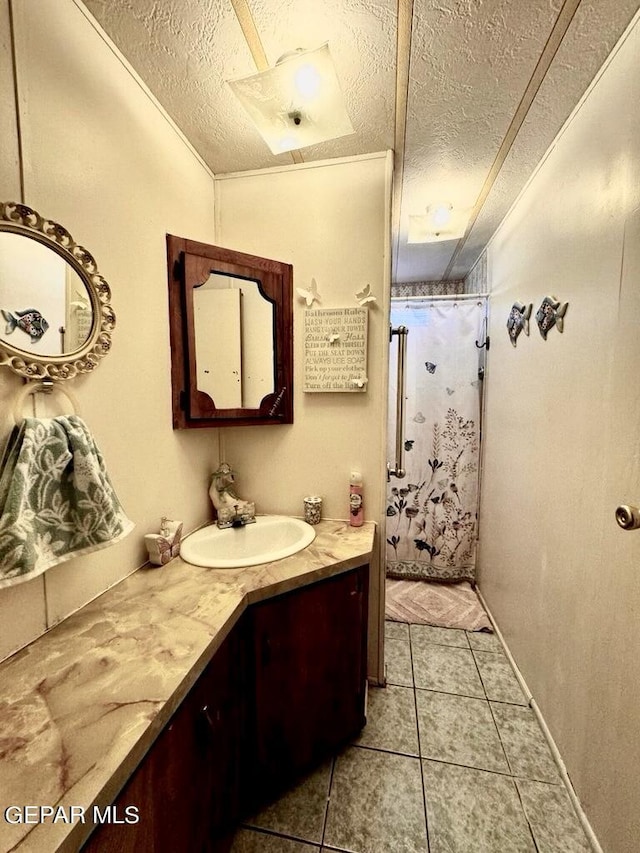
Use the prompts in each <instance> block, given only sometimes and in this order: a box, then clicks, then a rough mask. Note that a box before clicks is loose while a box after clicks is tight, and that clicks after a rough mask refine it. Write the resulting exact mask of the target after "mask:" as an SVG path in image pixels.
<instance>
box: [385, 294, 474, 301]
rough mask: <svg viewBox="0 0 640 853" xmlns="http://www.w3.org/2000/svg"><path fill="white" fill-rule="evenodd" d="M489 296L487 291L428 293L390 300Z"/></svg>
mask: <svg viewBox="0 0 640 853" xmlns="http://www.w3.org/2000/svg"><path fill="white" fill-rule="evenodd" d="M488 296H490V294H489V293H451V294H449V293H438V294H434V295H433V296H430V295H429V294H425V295H424V296H392V297H391V301H392V302H393V301H394V299H395V300H398V301H399V302H411V301H412V300H414V299H481V298H483V299H486V298H487V297H488Z"/></svg>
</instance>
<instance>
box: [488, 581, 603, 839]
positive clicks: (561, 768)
mask: <svg viewBox="0 0 640 853" xmlns="http://www.w3.org/2000/svg"><path fill="white" fill-rule="evenodd" d="M475 590H476V593H477V594H478V598H479V599H480V602H481V603H482V606H483V607H484V609H485V610H486V611H487V615H488V616H489V619H490V620H491V624H492V625H493V629H494V631H495V634H496V636H497V638H498V640H499V641H500V644H501V645H502V648H503V649H504V653H505V655H506V656H507V660H508V661H509V663H510V665H511V668H512V669H513V671H514V673H515V676H516V678H517V679H518V683H519V684H520V687H521V688H522V691H523V693H524V695H525V696H526V698H527V702H528V703H529V707H530V708H531V710H532V711H533V713H534V714H535V716H536V719H537V720H538V723H539V725H540V728H541V729H542V734H543V735H544V737H545V740H546V741H547V743H548V744H549V749H550V750H551V754H552V755H553V759H554V761H555V763H556V765H557V767H558V772H559V773H560V778H561V779H562V783H563V785H564V787H565V788H566V791H567V794H568V795H569V799H570V800H571V804H572V806H573V808H574V810H575V813H576V815H577V817H578V820H579V821H580V824H581V826H582V828H583V830H584V832H585V835H586V836H587V840H588V841H589V844H590V845H591V847H592V849H593V853H603V850H602V847H601V846H600V843H599V842H598V839H597V838H596V834H595V832H594V831H593V828H592V826H591V824H590V823H589V819H588V818H587V816H586V814H585V812H584V809H583V808H582V805H581V804H580V800H579V799H578V795H577V794H576V792H575V791H574V789H573V785H572V784H571V779H570V778H569V774H568V773H567V768H566V767H565V764H564V761H563V760H562V756H561V755H560V750H559V749H558V747H557V745H556V742H555V741H554V739H553V737H552V735H551V732H550V731H549V727H548V726H547V723H546V721H545V719H544V717H543V716H542V711H541V710H540V708H539V707H538V704H537V702H536V700H535V699H534V698H533V694H532V693H531V690H529V687H528V685H527V682H526V681H525V679H524V676H523V675H522V673H521V672H520V670H519V669H518V665H517V663H516V662H515V659H514V657H513V655H512V654H511V650H510V649H509V646H508V645H507V643H506V641H505V639H504V637H503V636H502V632H501V631H500V628H499V627H498V623H497V622H496V620H495V619H494V617H493V614H492V613H491V610H490V609H489V606H488V605H487V602H486V601H485V600H484V597H483V595H482V592H481V591H480V589H479V587H478V586H476V587H475Z"/></svg>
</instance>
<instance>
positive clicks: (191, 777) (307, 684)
mask: <svg viewBox="0 0 640 853" xmlns="http://www.w3.org/2000/svg"><path fill="white" fill-rule="evenodd" d="M367 582H368V567H367V566H362V567H360V568H357V569H353V570H350V571H347V572H345V573H343V574H340V575H336V576H334V577H332V578H328V579H326V580H322V581H318V582H315V583H313V584H310V585H308V586H306V587H303V588H301V589H298V590H294V591H292V592H288V593H284V594H282V595H279V596H275V597H274V598H270V599H268V600H266V601H263V602H260V603H259V604H255V605H252V606H250V607H249V609H248V610H247V612H245V614H243V616H242V618H241V619H240V621H239V622H238V624H236V625H235V626H234V628H233V629H232V631H231V633H230V634H229V636H228V637H227V638H226V639H225V641H224V642H223V644H222V645H221V646H220V648H219V649H218V651H217V652H216V653H215V655H214V657H213V658H212V660H211V662H210V663H209V665H208V666H207V667H206V669H205V670H204V672H203V673H202V675H201V676H200V678H199V679H198V681H197V682H196V684H195V685H194V687H193V688H192V689H191V691H190V692H189V693H188V694H187V696H186V697H185V699H184V701H183V702H182V704H181V705H180V706H179V708H178V709H177V711H176V712H175V714H174V715H173V717H172V718H171V720H170V721H169V723H168V725H167V726H166V728H165V729H164V730H163V731H162V732H161V733H160V735H159V736H158V738H157V740H156V742H155V743H154V745H153V746H152V747H151V749H150V751H149V752H148V753H147V755H146V757H145V758H144V760H143V761H142V763H141V764H140V765H139V767H138V769H137V770H136V771H135V773H134V774H133V775H132V776H131V778H130V779H129V781H128V782H127V784H126V785H125V787H124V788H123V789H122V791H121V792H120V794H119V795H118V797H117V799H116V801H115V803H114V806H115V807H116V812H115V813H116V814H117V815H118V817H119V818H120V819H123V817H124V815H125V814H126V812H125V809H126V807H127V806H136V807H137V809H138V814H139V816H140V820H139V823H137V824H122V823H119V824H105V825H102V826H99V827H98V828H97V829H96V830H95V831H94V833H93V835H92V836H91V837H90V838H89V840H88V841H87V843H86V845H85V847H84V848H83V851H84V853H176V851H185V853H186V851H188V853H224V851H227V850H228V849H229V846H230V838H231V836H232V832H233V825H234V823H236V822H237V821H238V819H239V818H240V817H241V816H243V815H246V814H248V813H249V812H250V811H252V810H253V809H255V808H257V807H259V806H260V805H261V804H263V803H265V802H267V801H268V800H269V799H270V798H272V797H273V796H275V795H276V794H278V793H280V792H281V791H282V790H283V789H284V788H285V787H286V786H287V785H291V784H292V783H293V782H295V781H296V780H297V778H298V777H299V776H300V775H301V774H302V773H304V772H305V771H308V770H310V769H311V768H312V767H314V766H315V765H317V764H318V763H320V762H321V761H323V760H324V759H326V758H327V757H329V756H330V755H331V754H333V753H334V752H335V751H336V749H338V748H339V747H340V746H342V745H343V744H345V743H347V742H348V741H349V740H350V739H352V738H353V737H355V735H356V734H357V733H358V731H359V730H360V729H361V728H362V726H363V725H364V707H365V691H366V643H367V637H366V630H367V591H368V583H367Z"/></svg>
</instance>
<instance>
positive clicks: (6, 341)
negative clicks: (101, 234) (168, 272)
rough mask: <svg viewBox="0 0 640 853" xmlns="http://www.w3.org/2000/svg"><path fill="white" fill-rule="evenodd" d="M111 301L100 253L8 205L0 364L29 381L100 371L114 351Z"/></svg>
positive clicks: (0, 290) (1, 224) (2, 229)
mask: <svg viewBox="0 0 640 853" xmlns="http://www.w3.org/2000/svg"><path fill="white" fill-rule="evenodd" d="M110 300H111V291H110V288H109V285H108V284H107V282H106V281H105V280H104V278H103V277H102V276H101V275H100V274H99V273H98V270H97V267H96V262H95V260H94V258H93V256H92V255H91V254H90V253H89V252H88V251H87V250H86V249H84V248H83V247H82V246H79V245H78V244H77V243H75V242H74V240H73V238H72V237H71V235H70V234H69V232H68V231H67V230H66V229H65V228H63V227H62V226H61V225H58V224H57V223H56V222H53V221H52V220H49V219H46V218H44V217H42V216H40V215H39V214H38V213H36V211H34V210H32V208H30V207H27V206H26V205H23V204H16V203H14V202H5V203H0V312H1V316H0V364H6V365H7V366H8V367H10V368H11V369H12V370H14V371H15V372H16V373H19V374H20V375H21V376H25V377H27V378H29V379H41V378H50V379H69V378H71V377H73V376H75V375H76V374H77V373H88V372H90V371H92V370H93V369H94V368H95V367H96V366H97V364H98V362H99V360H100V359H101V358H103V357H104V356H105V355H106V354H107V352H108V351H109V349H110V348H111V332H112V330H113V328H114V326H115V315H114V313H113V309H112V308H111V305H110Z"/></svg>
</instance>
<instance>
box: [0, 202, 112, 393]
mask: <svg viewBox="0 0 640 853" xmlns="http://www.w3.org/2000/svg"><path fill="white" fill-rule="evenodd" d="M0 232H10V233H12V234H16V235H21V236H23V237H26V238H28V239H30V240H35V241H37V242H38V243H40V244H41V245H43V246H45V247H47V248H49V249H51V250H52V251H54V252H56V253H57V254H58V255H59V256H60V257H61V258H62V259H63V261H64V262H65V263H66V264H68V265H69V266H70V267H71V268H72V269H73V270H74V271H75V272H76V273H77V275H78V276H79V278H80V280H81V282H82V284H83V285H84V287H85V288H86V291H87V297H88V300H89V303H90V305H89V307H90V310H91V324H90V327H89V331H88V334H87V336H86V338H85V340H84V341H83V343H82V344H81V345H80V346H79V347H78V348H76V349H74V350H72V351H71V352H62V353H61V354H59V355H51V354H39V353H36V352H33V353H32V352H29V351H28V350H26V349H22V348H19V347H14V346H13V345H12V344H11V343H9V342H8V341H7V340H6V335H5V337H4V338H1V339H0V365H3V364H4V365H7V367H9V368H11V370H13V371H15V372H16V373H18V374H19V375H20V376H24V377H26V378H27V379H54V380H62V379H71V378H73V377H74V376H76V375H77V374H78V373H90V372H91V371H93V370H94V369H95V368H96V367H97V365H98V363H99V362H100V359H102V358H104V356H105V355H106V354H107V353H108V352H109V350H110V349H111V332H112V331H113V329H114V326H115V322H116V318H115V314H114V312H113V309H112V308H111V304H110V303H111V289H110V287H109V285H108V284H107V282H106V281H105V280H104V278H103V277H102V276H101V275H100V273H99V272H98V268H97V265H96V262H95V260H94V258H93V256H92V255H91V253H90V252H88V251H87V250H86V249H85V248H83V247H82V246H79V245H78V244H77V243H76V242H75V241H74V240H73V238H72V237H71V234H69V232H68V231H67V230H66V228H63V227H62V225H58V223H56V222H53V221H52V220H51V219H47V218H46V217H43V216H41V215H40V214H39V213H36V211H35V210H32V208H30V207H27V205H25V204H18V203H16V202H0ZM11 307H12V306H9V305H7V306H5V305H2V306H0V308H2V309H5V308H6V309H10V308H11ZM13 307H15V306H13ZM20 307H22V308H24V309H26V308H27V306H20ZM12 322H14V323H15V322H16V321H15V318H13V320H12ZM45 328H46V325H45Z"/></svg>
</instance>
